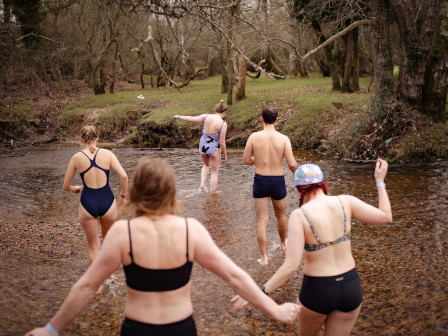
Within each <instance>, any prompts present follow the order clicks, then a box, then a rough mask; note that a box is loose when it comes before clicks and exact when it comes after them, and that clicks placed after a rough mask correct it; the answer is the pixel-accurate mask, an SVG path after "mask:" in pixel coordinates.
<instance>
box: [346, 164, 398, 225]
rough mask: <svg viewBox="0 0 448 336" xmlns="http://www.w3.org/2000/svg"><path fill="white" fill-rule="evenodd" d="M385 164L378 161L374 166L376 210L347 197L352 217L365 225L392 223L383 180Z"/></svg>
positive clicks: (354, 198)
mask: <svg viewBox="0 0 448 336" xmlns="http://www.w3.org/2000/svg"><path fill="white" fill-rule="evenodd" d="M387 169H388V165H387V162H386V161H384V160H381V159H378V160H377V161H376V164H375V174H374V176H375V181H376V184H377V189H378V200H379V205H378V208H376V207H374V206H372V205H370V204H367V203H365V202H363V201H361V200H360V199H358V198H356V197H354V196H347V198H348V200H349V201H350V207H351V211H352V216H353V217H355V218H356V219H359V220H360V221H362V222H365V223H367V224H378V225H380V224H388V223H391V222H392V209H391V206H390V201H389V196H388V195H387V191H386V185H385V184H384V179H385V178H386V174H387Z"/></svg>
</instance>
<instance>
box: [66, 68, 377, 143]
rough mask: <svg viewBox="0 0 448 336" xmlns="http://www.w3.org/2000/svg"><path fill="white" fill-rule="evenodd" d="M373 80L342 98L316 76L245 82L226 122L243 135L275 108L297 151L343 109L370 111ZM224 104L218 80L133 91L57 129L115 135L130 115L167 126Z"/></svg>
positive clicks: (98, 101) (83, 108) (81, 111)
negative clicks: (85, 127)
mask: <svg viewBox="0 0 448 336" xmlns="http://www.w3.org/2000/svg"><path fill="white" fill-rule="evenodd" d="M370 80H371V78H370V77H368V78H361V83H360V85H361V91H360V92H359V93H341V92H339V91H332V90H331V79H330V78H324V77H322V75H320V74H318V73H312V74H310V76H309V77H308V78H292V79H289V80H277V81H272V80H271V79H270V78H268V77H267V76H261V77H260V78H258V79H252V78H247V80H246V98H245V99H244V100H242V101H238V102H234V104H233V105H231V106H230V107H229V110H228V112H227V121H228V124H229V127H230V129H233V130H245V129H247V127H248V124H249V123H250V122H251V121H253V120H254V119H255V118H258V117H259V116H260V114H261V108H262V107H263V106H265V105H268V104H269V105H274V106H275V107H276V108H277V109H278V111H279V115H280V119H281V116H282V114H283V113H287V114H288V115H287V117H285V119H288V120H287V122H285V123H283V124H281V125H279V126H280V127H279V128H280V129H281V130H282V131H283V132H284V133H286V134H288V135H289V133H291V135H292V136H293V138H294V139H295V141H297V143H298V144H299V146H302V145H305V143H301V142H300V141H299V140H298V137H296V136H295V134H299V133H300V132H302V133H303V132H304V131H305V130H306V128H308V127H309V126H311V125H312V124H313V123H315V122H316V121H318V122H322V123H325V122H331V121H332V120H333V117H334V115H339V114H340V113H339V112H338V109H341V108H343V109H350V110H351V109H359V108H363V107H365V106H367V105H368V102H369V99H370V93H369V92H367V87H368V85H369V83H370ZM146 82H149V81H148V80H147V81H146ZM235 92H236V87H235V88H234V93H235ZM138 95H143V96H144V97H145V99H144V100H139V99H137V96H138ZM220 99H223V100H224V101H227V94H221V77H220V76H216V77H212V78H208V79H206V80H194V81H192V82H190V84H189V85H188V86H186V87H184V88H182V89H180V90H177V89H175V88H173V87H160V88H150V87H148V88H145V89H138V87H137V86H136V90H135V91H126V92H117V93H115V94H104V95H97V96H90V97H87V98H85V99H82V100H80V101H78V102H76V103H75V104H72V105H69V106H66V107H65V108H64V110H63V111H62V113H61V115H60V117H59V120H58V125H59V128H61V129H64V128H66V129H67V128H70V127H71V126H72V125H75V124H79V123H87V122H89V123H93V124H96V125H98V126H99V127H101V125H103V126H104V127H103V128H104V129H105V130H111V129H112V130H114V131H116V130H118V129H121V128H123V127H124V126H123V125H124V124H125V121H126V118H127V113H128V112H129V111H141V114H140V116H139V117H140V120H139V121H140V122H144V121H152V122H155V123H158V124H168V123H170V122H171V121H172V117H173V115H175V114H182V115H199V114H202V113H212V112H213V108H214V106H215V104H217V103H218V102H219V100H220ZM335 105H336V106H337V108H335ZM120 125H121V126H120ZM176 126H177V127H179V128H188V127H191V124H188V123H176ZM308 133H309V132H308ZM313 136H314V135H311V134H309V137H311V138H313ZM296 138H297V139H296Z"/></svg>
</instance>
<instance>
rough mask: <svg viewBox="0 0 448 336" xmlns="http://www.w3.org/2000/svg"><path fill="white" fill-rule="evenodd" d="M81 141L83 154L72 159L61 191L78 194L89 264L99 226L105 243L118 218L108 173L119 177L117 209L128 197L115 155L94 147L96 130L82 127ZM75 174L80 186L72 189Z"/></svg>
mask: <svg viewBox="0 0 448 336" xmlns="http://www.w3.org/2000/svg"><path fill="white" fill-rule="evenodd" d="M80 141H81V146H82V150H81V151H79V152H77V153H76V154H74V155H73V156H72V158H71V160H70V162H69V164H68V167H67V172H66V174H65V179H64V184H63V186H62V188H63V189H64V190H66V191H70V192H73V193H75V194H78V193H80V192H81V198H80V204H79V211H78V214H79V222H80V223H81V226H82V228H83V229H84V232H85V234H86V238H87V244H88V245H89V259H90V263H92V262H93V260H94V259H95V257H96V255H97V254H98V253H99V251H100V237H99V235H98V227H99V226H101V233H102V236H103V239H104V237H105V236H106V234H107V232H108V231H109V229H110V227H111V226H112V224H113V223H114V222H115V221H116V220H117V215H118V209H117V205H116V202H115V197H114V194H113V193H112V189H111V188H110V186H109V172H110V170H113V171H115V172H116V173H117V174H118V176H119V177H120V185H121V197H120V200H119V205H121V204H122V203H123V202H124V199H125V198H126V197H127V196H126V195H127V190H128V176H127V174H126V172H125V170H124V169H123V167H122V166H121V164H120V162H119V161H118V159H117V157H116V156H115V154H114V153H112V152H111V151H110V150H107V149H104V148H98V147H97V144H98V131H97V129H96V127H95V126H84V127H83V128H82V129H81V138H80ZM76 171H78V172H79V175H80V176H81V179H82V183H83V185H82V186H73V185H71V183H72V180H73V177H74V176H75V173H76Z"/></svg>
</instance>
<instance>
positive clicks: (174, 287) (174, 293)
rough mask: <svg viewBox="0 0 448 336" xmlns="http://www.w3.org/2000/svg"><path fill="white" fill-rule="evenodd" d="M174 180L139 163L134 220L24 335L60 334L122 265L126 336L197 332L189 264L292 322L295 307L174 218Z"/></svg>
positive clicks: (202, 233)
mask: <svg viewBox="0 0 448 336" xmlns="http://www.w3.org/2000/svg"><path fill="white" fill-rule="evenodd" d="M175 183H176V182H175V176H174V171H173V169H172V168H171V166H170V165H169V164H168V163H166V162H165V161H163V160H161V159H153V158H148V157H144V158H142V159H141V160H140V161H139V163H138V165H137V167H136V169H135V172H134V175H133V180H132V183H131V187H130V190H129V196H128V202H129V206H131V207H132V208H134V209H135V217H134V218H132V219H131V220H120V221H117V222H116V223H115V224H114V225H113V226H112V228H111V229H110V230H109V233H108V235H107V236H106V238H105V240H104V243H103V246H102V248H101V251H100V253H99V254H98V256H97V258H96V259H95V261H94V262H93V264H92V265H91V266H90V268H89V269H88V270H87V272H86V273H85V274H84V276H83V277H82V278H81V279H80V280H79V281H78V282H77V283H76V284H75V285H74V286H73V288H72V289H71V291H70V293H69V295H68V297H67V298H66V300H65V302H64V303H63V305H62V307H61V308H60V309H59V311H58V312H57V313H56V315H55V316H54V317H53V318H52V319H51V320H50V322H49V323H48V324H47V326H46V327H43V328H38V329H35V330H33V331H31V332H29V333H28V334H27V336H31V335H34V336H36V335H47V336H48V332H50V334H52V335H55V334H56V333H57V332H62V331H63V330H64V329H65V328H66V327H67V326H68V325H69V324H70V323H71V322H72V321H73V320H74V319H75V317H76V316H78V315H79V314H80V313H81V312H82V311H83V310H84V309H85V307H86V306H87V304H88V303H89V301H90V300H91V299H92V298H93V296H94V295H95V291H96V289H97V288H98V286H100V285H101V283H102V282H103V281H104V280H105V279H107V277H109V276H110V275H111V274H112V273H113V272H114V271H115V270H116V269H117V268H118V267H119V266H120V264H122V265H123V266H124V267H123V268H124V271H125V276H126V284H127V301H126V308H125V312H124V313H125V317H126V318H125V321H124V322H123V325H122V330H121V335H123V336H127V335H133V336H139V335H148V334H151V335H184V336H188V335H196V326H195V323H194V319H193V316H192V314H193V307H192V303H191V299H190V287H191V282H190V274H191V269H192V264H193V262H197V263H198V264H199V265H201V266H202V267H204V268H206V269H207V270H209V271H211V272H213V273H215V274H216V275H218V276H219V277H221V278H222V279H223V280H224V281H226V282H227V283H228V284H229V285H230V286H231V287H232V289H233V290H234V291H235V292H236V293H238V294H239V295H241V296H242V297H244V298H245V299H246V300H247V301H249V302H250V303H251V304H253V305H254V306H255V307H257V308H258V309H260V310H261V311H263V312H265V313H266V314H269V315H270V316H272V317H273V318H274V319H276V320H278V321H281V322H285V323H292V322H293V321H294V320H295V318H296V316H297V312H298V305H296V304H293V303H284V304H282V305H277V304H276V303H275V302H274V301H273V300H272V299H271V298H269V297H268V296H266V295H265V294H264V293H263V292H262V291H261V290H260V288H259V287H258V286H257V285H256V284H255V282H254V281H253V280H252V279H251V277H250V276H249V275H248V274H247V273H246V272H244V271H243V270H242V269H241V268H239V267H238V266H237V265H235V264H234V263H233V262H232V260H230V259H229V258H228V257H227V256H226V255H225V254H224V253H223V252H222V251H221V250H220V249H219V248H218V247H217V246H216V245H215V243H214V242H213V240H212V238H211V237H210V235H209V233H208V231H207V230H206V229H205V228H204V227H203V226H202V224H201V223H199V222H198V221H197V220H195V219H193V218H183V217H179V216H176V215H175V214H174V213H175V210H176V208H177V202H176V199H175V196H176V184H175Z"/></svg>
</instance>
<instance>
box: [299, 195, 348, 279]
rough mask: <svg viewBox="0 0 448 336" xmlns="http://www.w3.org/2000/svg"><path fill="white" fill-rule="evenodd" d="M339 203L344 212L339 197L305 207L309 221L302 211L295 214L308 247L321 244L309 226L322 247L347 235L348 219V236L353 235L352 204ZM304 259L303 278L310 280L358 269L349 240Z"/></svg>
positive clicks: (322, 199) (320, 200)
mask: <svg viewBox="0 0 448 336" xmlns="http://www.w3.org/2000/svg"><path fill="white" fill-rule="evenodd" d="M339 199H340V201H341V202H342V204H343V206H344V207H343V208H342V207H341V203H340V201H339V200H338V197H336V196H326V195H325V196H322V197H319V200H313V201H310V202H308V203H306V204H305V205H304V206H303V207H302V209H303V212H304V213H305V215H306V217H305V215H304V214H303V212H301V210H295V211H294V213H295V214H294V216H298V217H299V220H300V222H301V223H302V226H303V231H304V236H305V244H310V245H316V244H318V242H317V240H316V237H315V236H314V233H313V231H312V229H311V226H310V223H309V222H311V225H312V226H313V228H314V230H315V232H316V234H317V235H318V237H319V241H320V243H327V242H334V241H335V240H337V239H338V238H341V237H342V236H343V235H344V218H346V228H345V232H346V233H349V232H351V221H350V219H351V209H350V203H349V202H348V201H347V200H345V199H344V196H339ZM344 212H345V216H344ZM308 220H309V222H308ZM305 258H306V261H305V267H304V274H306V275H308V276H332V275H337V274H341V273H344V272H347V271H349V270H351V269H353V268H354V267H355V261H354V259H353V256H352V252H351V243H350V240H345V241H341V242H338V243H335V244H333V245H330V246H327V247H324V248H322V249H319V250H317V251H306V252H305Z"/></svg>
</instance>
